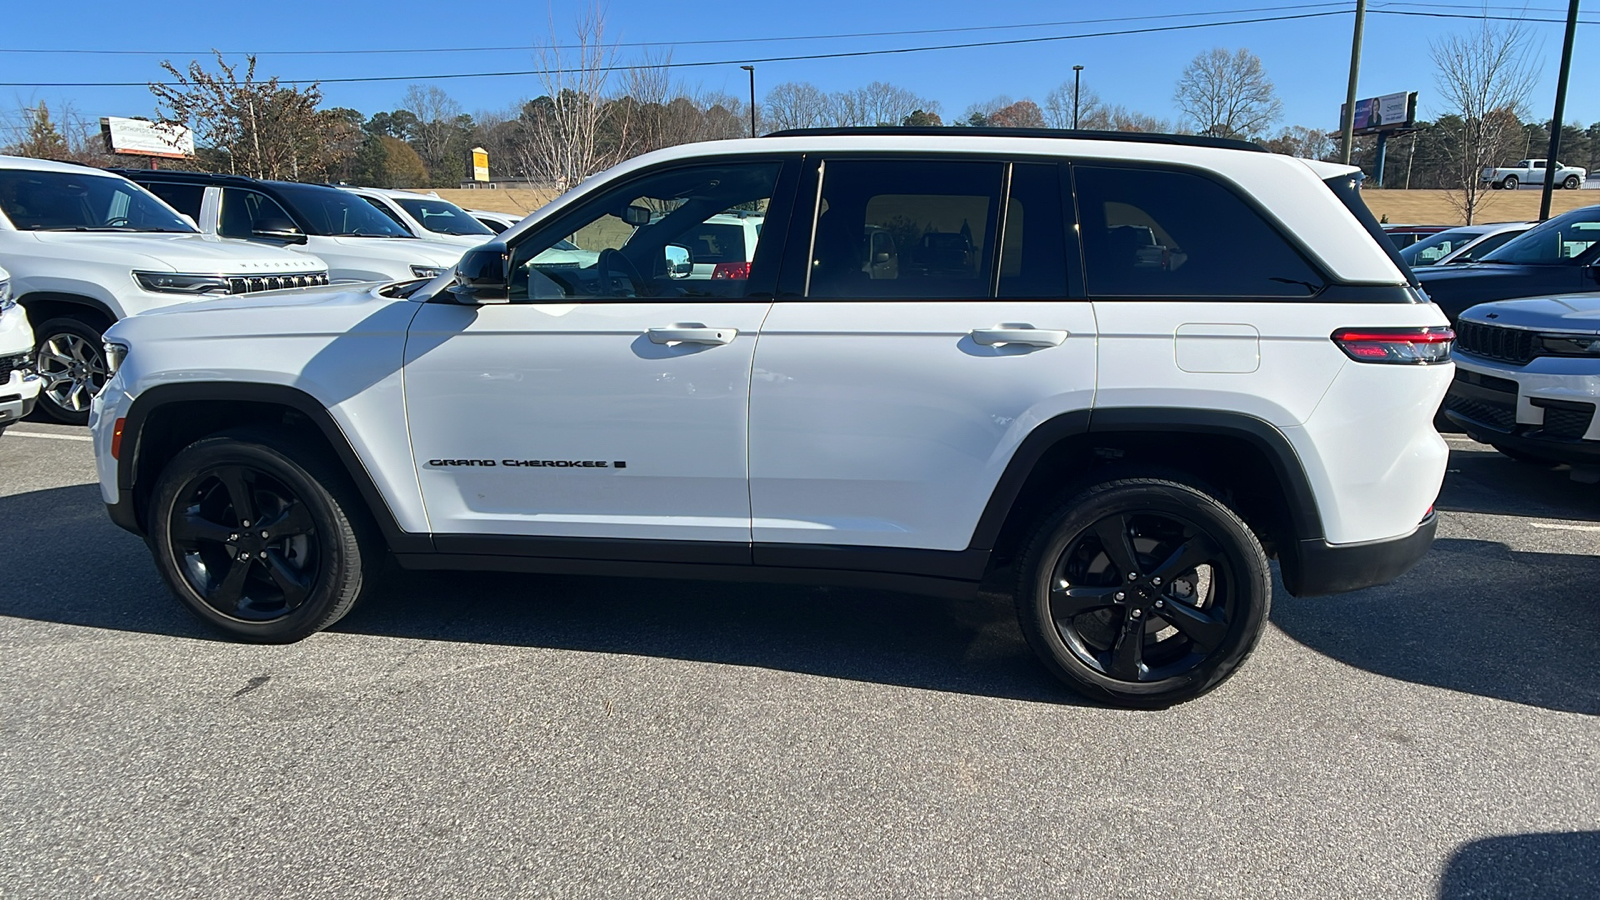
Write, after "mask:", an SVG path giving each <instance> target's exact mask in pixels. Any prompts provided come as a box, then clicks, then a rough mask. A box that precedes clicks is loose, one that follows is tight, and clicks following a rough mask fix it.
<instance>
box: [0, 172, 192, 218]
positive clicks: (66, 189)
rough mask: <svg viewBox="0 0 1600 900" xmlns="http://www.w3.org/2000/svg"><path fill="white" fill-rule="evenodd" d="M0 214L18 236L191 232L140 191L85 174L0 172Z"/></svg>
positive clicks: (118, 180)
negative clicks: (28, 233)
mask: <svg viewBox="0 0 1600 900" xmlns="http://www.w3.org/2000/svg"><path fill="white" fill-rule="evenodd" d="M0 211H4V212H5V214H6V218H8V219H10V220H11V224H12V225H14V226H16V228H17V230H18V231H144V232H151V231H154V232H177V233H182V234H192V233H193V232H194V228H192V227H191V226H190V225H189V223H188V222H185V221H184V220H183V219H182V218H180V217H179V216H178V214H177V213H175V212H173V211H172V208H171V207H169V206H167V205H166V204H165V203H162V202H161V201H160V200H157V199H156V198H155V196H154V195H153V194H151V193H150V192H148V191H146V190H145V189H144V188H142V187H139V186H138V185H136V184H134V183H133V182H131V181H128V180H127V179H125V178H117V177H115V176H112V175H102V174H98V173H95V172H93V171H91V170H87V169H86V170H84V171H83V172H38V171H33V170H29V169H9V170H4V171H0Z"/></svg>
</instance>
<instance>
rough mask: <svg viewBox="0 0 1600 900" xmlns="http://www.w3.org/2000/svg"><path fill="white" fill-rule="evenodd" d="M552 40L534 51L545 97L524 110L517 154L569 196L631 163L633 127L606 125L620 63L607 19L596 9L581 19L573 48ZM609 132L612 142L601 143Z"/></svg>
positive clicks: (622, 123) (526, 165) (531, 169)
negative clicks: (609, 169) (577, 187)
mask: <svg viewBox="0 0 1600 900" xmlns="http://www.w3.org/2000/svg"><path fill="white" fill-rule="evenodd" d="M555 33H556V28H555V22H554V19H553V18H552V20H551V23H550V36H551V40H550V43H548V44H543V45H540V46H539V47H538V48H537V49H536V50H535V51H534V60H535V62H536V63H537V64H538V67H539V69H540V70H541V71H540V75H539V82H540V86H541V87H542V88H543V89H544V95H543V96H541V97H538V98H536V99H534V100H533V101H531V102H529V103H528V104H526V105H525V106H524V108H523V116H522V117H523V118H524V119H525V120H526V121H525V123H524V129H523V136H522V137H523V140H522V142H521V146H520V147H519V148H518V155H519V157H520V162H521V163H522V166H523V168H524V169H525V170H526V171H527V172H528V173H529V174H530V175H532V176H534V177H535V178H536V179H539V180H542V181H545V182H548V183H549V184H550V186H552V187H554V188H555V189H556V190H558V191H565V190H567V189H568V188H571V187H572V186H574V185H576V184H577V183H578V182H580V181H582V180H583V179H585V178H587V177H589V176H590V175H593V174H594V173H596V172H599V171H601V170H602V169H605V168H607V167H609V166H611V165H613V164H614V163H616V162H618V161H620V160H621V159H624V158H626V154H627V151H628V137H629V135H628V131H629V126H630V124H631V123H630V122H628V121H627V119H626V113H627V110H625V109H613V110H611V112H613V113H619V114H621V115H622V116H623V118H622V119H621V120H620V121H618V120H617V119H611V120H609V121H608V120H607V109H606V102H605V100H606V90H607V88H608V87H609V85H610V83H611V72H612V69H613V68H615V66H616V63H617V52H616V47H615V45H614V44H609V43H607V42H606V36H605V15H604V14H603V13H602V12H601V10H600V9H599V8H598V7H594V6H591V7H590V8H589V9H588V10H587V11H585V12H584V13H582V14H581V15H580V16H579V17H578V21H577V24H576V27H575V34H574V36H575V38H576V40H575V41H574V42H573V43H570V44H566V45H562V44H557V43H556V41H555ZM606 132H609V135H610V139H609V140H607V141H605V142H604V143H602V137H604V136H605V133H606Z"/></svg>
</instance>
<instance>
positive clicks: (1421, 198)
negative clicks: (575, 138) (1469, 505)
mask: <svg viewBox="0 0 1600 900" xmlns="http://www.w3.org/2000/svg"><path fill="white" fill-rule="evenodd" d="M439 196H441V197H444V198H445V199H447V200H449V201H451V202H453V203H456V204H458V205H460V206H464V207H466V208H468V209H487V210H493V211H495V212H503V213H514V214H515V213H530V212H533V211H534V210H535V209H538V208H539V207H541V206H543V205H544V204H545V203H547V202H549V200H550V199H551V198H552V197H554V196H555V193H554V192H553V191H536V190H440V191H439ZM1364 196H1365V197H1366V199H1367V206H1369V207H1371V208H1372V214H1373V215H1375V216H1378V217H1379V218H1383V217H1384V216H1388V219H1389V221H1390V222H1394V223H1396V224H1409V225H1459V224H1461V222H1462V221H1463V220H1462V218H1461V214H1460V213H1459V212H1457V211H1456V208H1455V207H1454V206H1453V205H1451V203H1450V195H1449V192H1448V191H1377V190H1369V191H1366V192H1364ZM1596 204H1600V191H1595V190H1583V191H1556V192H1555V193H1554V194H1553V195H1552V197H1551V203H1550V211H1551V213H1552V214H1554V213H1563V212H1566V211H1567V210H1569V209H1577V208H1578V207H1580V206H1594V205H1596ZM1538 217H1539V191H1537V190H1532V189H1524V190H1520V191H1485V192H1484V193H1483V202H1482V204H1481V205H1480V206H1479V208H1478V215H1477V217H1476V218H1477V220H1478V221H1479V222H1520V221H1529V220H1532V219H1537V218H1538Z"/></svg>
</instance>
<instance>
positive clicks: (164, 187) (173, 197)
mask: <svg viewBox="0 0 1600 900" xmlns="http://www.w3.org/2000/svg"><path fill="white" fill-rule="evenodd" d="M145 190H147V191H149V192H150V193H152V194H155V195H156V196H157V197H160V198H161V199H162V200H165V201H166V203H167V205H168V206H170V207H172V208H173V209H175V210H177V211H178V212H181V213H183V214H184V215H186V216H188V217H189V218H191V219H194V220H195V221H196V222H198V221H200V204H201V203H202V202H203V201H204V200H205V198H206V189H205V186H204V185H199V184H163V183H162V182H159V181H158V182H155V183H154V184H148V185H145Z"/></svg>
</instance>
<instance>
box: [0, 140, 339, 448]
mask: <svg viewBox="0 0 1600 900" xmlns="http://www.w3.org/2000/svg"><path fill="white" fill-rule="evenodd" d="M0 265H3V266H5V267H6V268H7V269H10V270H11V290H12V292H13V293H14V295H15V298H16V300H17V302H19V303H21V304H22V306H23V307H25V308H26V309H27V310H28V317H29V318H30V319H32V320H33V330H34V334H35V337H36V339H37V342H38V357H37V365H38V372H39V375H40V377H41V378H42V379H43V380H44V390H43V392H42V393H41V394H40V396H39V405H40V406H41V407H42V408H43V409H44V411H45V412H46V413H47V414H49V415H50V417H51V418H54V419H56V420H58V421H62V422H67V423H69V424H77V425H81V424H83V423H85V422H87V421H88V420H89V401H90V399H91V398H92V397H93V396H94V394H95V393H96V392H97V391H99V390H100V388H101V386H102V385H104V384H105V380H106V377H107V365H106V360H105V357H104V354H103V351H102V349H101V341H100V335H101V332H102V331H103V330H104V329H105V328H107V327H109V326H110V325H111V323H112V322H115V321H117V320H118V319H121V318H123V317H125V316H131V315H133V314H134V313H138V312H143V311H144V310H147V309H153V308H155V307H158V306H167V305H170V304H174V303H183V302H185V301H191V300H207V299H211V298H213V297H217V296H222V295H227V294H240V293H247V292H252V291H266V290H277V289H281V288H286V287H303V286H306V285H326V284H327V283H328V267H327V266H326V265H325V264H323V262H322V260H320V259H317V258H316V257H314V256H306V255H303V254H297V253H290V252H289V251H287V250H281V249H278V248H277V247H261V246H256V245H253V244H247V243H245V242H243V241H227V240H219V239H217V238H215V237H211V236H207V235H202V234H199V233H198V232H197V231H196V230H195V227H194V223H193V222H190V221H187V220H185V219H184V218H183V217H181V216H180V215H179V214H178V212H177V211H176V210H174V209H172V208H171V207H169V206H167V204H165V203H163V202H161V200H159V199H157V198H156V197H155V196H153V195H152V194H150V192H148V191H146V190H145V189H144V188H142V187H139V186H138V185H136V184H134V183H133V182H131V181H129V180H128V179H126V178H123V177H122V176H120V175H116V174H113V173H110V172H104V171H101V170H99V169H92V168H89V167H88V166H80V165H75V164H71V163H59V162H49V161H46V160H39V159H24V158H20V157H11V156H6V157H0Z"/></svg>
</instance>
